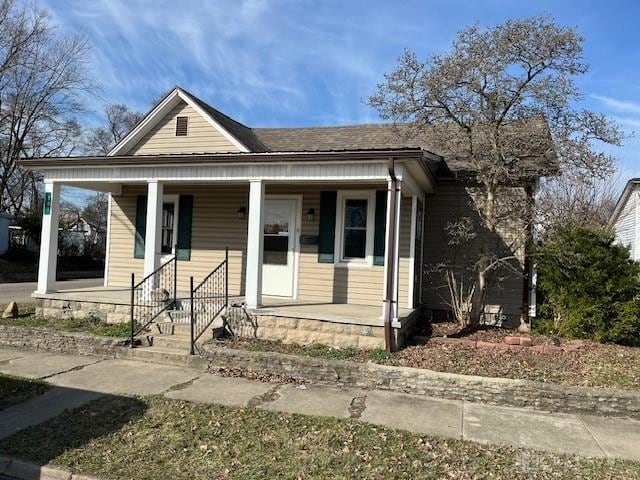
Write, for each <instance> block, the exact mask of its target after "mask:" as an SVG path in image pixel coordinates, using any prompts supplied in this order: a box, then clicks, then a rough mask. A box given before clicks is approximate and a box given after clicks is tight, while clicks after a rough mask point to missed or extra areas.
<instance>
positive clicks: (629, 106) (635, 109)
mask: <svg viewBox="0 0 640 480" xmlns="http://www.w3.org/2000/svg"><path fill="white" fill-rule="evenodd" d="M591 98H593V99H595V100H598V101H600V102H602V103H603V104H604V105H605V106H606V107H608V108H611V109H612V110H616V111H619V112H625V113H631V114H638V115H640V103H637V102H632V101H629V100H620V99H617V98H612V97H607V96H605V95H591Z"/></svg>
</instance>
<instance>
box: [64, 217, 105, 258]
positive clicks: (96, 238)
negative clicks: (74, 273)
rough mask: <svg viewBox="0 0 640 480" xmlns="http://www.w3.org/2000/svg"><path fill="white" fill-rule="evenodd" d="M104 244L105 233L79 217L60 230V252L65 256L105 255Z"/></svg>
mask: <svg viewBox="0 0 640 480" xmlns="http://www.w3.org/2000/svg"><path fill="white" fill-rule="evenodd" d="M104 242H105V238H104V232H102V231H100V229H99V228H98V227H97V226H95V225H92V224H90V223H89V222H88V221H87V220H85V219H84V218H82V217H80V216H78V217H77V219H75V220H72V221H69V222H66V225H65V227H64V228H61V229H60V234H59V240H58V250H59V254H60V255H63V256H74V255H85V254H89V253H91V254H95V255H103V254H104ZM99 247H102V248H99Z"/></svg>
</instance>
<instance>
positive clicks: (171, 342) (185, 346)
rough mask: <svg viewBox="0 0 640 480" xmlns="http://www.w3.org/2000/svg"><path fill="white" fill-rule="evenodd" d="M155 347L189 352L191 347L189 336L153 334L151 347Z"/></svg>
mask: <svg viewBox="0 0 640 480" xmlns="http://www.w3.org/2000/svg"><path fill="white" fill-rule="evenodd" d="M156 347H159V348H167V349H172V350H176V351H180V352H182V353H184V352H189V350H190V348H191V337H190V336H182V335H180V336H178V335H154V336H153V348H156Z"/></svg>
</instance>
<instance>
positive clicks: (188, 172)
mask: <svg viewBox="0 0 640 480" xmlns="http://www.w3.org/2000/svg"><path fill="white" fill-rule="evenodd" d="M402 128H403V127H402V126H398V125H391V124H374V125H349V126H329V127H311V128H302V127H296V128H251V127H248V126H245V125H243V124H242V123H240V122H238V121H236V120H234V119H232V118H231V117H229V116H227V115H225V114H224V113H222V112H220V111H218V110H216V109H215V108H213V107H211V106H210V105H208V104H207V103H205V102H204V101H202V100H200V99H198V98H197V97H195V96H194V95H192V94H191V93H189V92H187V91H186V90H184V89H182V88H180V87H176V88H174V89H173V90H171V91H170V92H169V93H168V94H167V95H166V96H165V97H163V98H162V100H161V101H160V102H159V103H158V104H157V105H156V106H155V107H154V108H153V109H152V110H151V111H150V112H149V113H148V114H147V115H146V116H145V117H144V118H143V119H142V120H141V121H140V123H139V124H138V125H137V126H135V128H133V130H132V131H131V132H130V133H129V134H128V135H126V136H125V137H124V138H123V139H122V140H121V141H120V142H119V143H118V144H117V145H116V146H115V147H114V148H113V150H111V152H109V154H108V155H106V156H84V157H69V158H41V159H24V160H21V161H20V164H21V166H23V167H25V168H27V169H30V170H40V171H42V173H43V176H44V182H45V212H44V217H43V218H44V220H43V233H42V235H43V236H42V239H43V241H42V246H43V248H42V249H41V252H40V271H39V279H38V290H37V292H36V293H35V296H36V298H40V299H42V300H47V299H52V298H74V299H75V300H76V301H79V300H78V298H80V297H78V296H76V297H73V296H71V294H69V295H66V294H65V293H64V292H56V291H55V285H54V283H53V282H54V280H55V269H56V263H55V262H56V256H55V255H54V254H52V252H51V251H50V249H51V248H54V249H55V242H56V236H57V235H56V233H55V232H57V228H58V216H59V199H60V186H61V185H74V186H77V187H83V188H89V189H93V190H97V191H104V192H109V193H110V197H109V214H108V227H107V252H106V268H105V289H112V290H113V291H112V292H111V295H110V297H111V298H115V296H116V295H117V291H120V292H122V299H121V303H124V304H126V303H128V302H129V298H133V293H134V292H132V293H131V295H129V293H128V292H127V290H126V289H127V288H131V287H130V286H131V285H134V287H133V288H132V290H133V291H135V289H136V288H137V287H135V284H136V282H138V281H141V279H143V278H147V279H150V280H149V282H150V285H151V287H150V288H153V287H154V286H157V285H159V284H160V283H159V282H161V281H165V280H167V279H169V280H170V281H171V282H172V283H168V284H167V285H168V286H167V288H166V289H167V290H168V291H169V295H174V296H176V297H179V296H180V295H182V296H183V298H185V297H186V298H189V290H190V288H191V285H196V287H198V286H199V285H200V284H201V282H202V284H201V285H202V288H204V287H205V286H206V287H207V288H208V289H209V290H208V291H207V294H206V295H204V296H203V298H204V299H205V300H202V301H204V302H207V301H208V302H210V303H214V301H220V300H219V299H225V302H226V299H227V297H228V296H230V297H232V298H234V303H241V304H243V305H244V307H245V313H246V315H247V316H248V317H250V318H251V319H252V320H251V322H252V323H251V334H252V335H255V336H259V337H262V338H270V339H280V340H285V341H289V342H294V341H295V342H298V343H310V342H320V343H326V344H331V345H336V346H346V345H353V346H358V347H362V348H373V347H381V346H385V344H386V345H387V346H388V345H389V343H390V342H395V344H396V345H398V344H400V343H402V342H403V341H404V339H405V338H406V335H408V333H409V332H410V330H411V329H412V328H414V327H415V324H416V321H417V319H419V318H422V317H421V316H422V315H423V313H424V312H426V313H427V314H429V313H430V312H436V311H442V310H446V309H447V308H448V307H447V304H446V301H444V300H443V297H445V296H446V294H447V288H446V286H445V285H443V284H442V283H439V282H438V281H436V280H437V279H436V278H435V274H433V273H431V272H430V271H429V270H428V269H427V268H425V265H434V264H439V263H442V262H444V261H445V259H446V258H447V255H448V253H449V250H450V248H449V247H450V245H449V244H448V239H447V234H446V230H447V225H448V223H449V222H450V221H451V220H452V219H455V218H458V217H460V216H466V217H474V216H475V215H476V214H475V210H474V209H473V206H472V202H473V199H472V197H471V194H470V190H469V189H470V188H471V187H473V186H474V185H475V184H474V180H473V178H474V175H473V170H472V167H471V163H470V161H469V159H468V158H466V157H465V156H464V155H463V154H462V153H460V152H456V151H454V150H455V148H454V144H455V142H452V148H451V149H450V150H451V151H447V152H438V151H434V150H435V147H434V142H433V141H432V139H430V138H428V136H419V137H409V138H406V136H403V135H399V130H402ZM406 130H407V131H408V129H406ZM530 133H531V132H528V131H523V135H528V134H530ZM545 138H546V137H545ZM548 162H549V159H548V158H543V157H541V158H537V157H536V158H532V162H531V165H532V168H531V169H530V171H528V175H527V176H526V177H523V178H522V180H521V181H520V182H519V183H518V182H516V183H515V184H514V185H513V188H514V189H515V190H517V191H518V195H522V194H525V195H529V197H530V199H531V201H533V196H534V193H535V188H536V185H537V183H538V179H539V177H540V176H542V175H544V174H545V173H544V172H545V171H547V167H548ZM474 218H475V217H474ZM516 223H517V224H515V225H513V230H512V231H510V232H505V234H506V235H512V234H514V233H518V234H520V233H524V234H525V235H526V234H527V233H528V231H526V230H525V229H524V227H523V225H521V224H520V222H516ZM508 243H509V242H507V241H503V242H501V245H507V244H508ZM226 248H228V261H225V258H227V257H226V254H225V252H226ZM469 251H470V252H473V251H477V246H474V247H473V248H470V249H469ZM510 254H511V256H513V257H515V258H516V260H515V261H514V262H515V264H514V269H516V270H520V273H515V274H513V273H511V271H510V272H509V274H508V275H505V276H504V278H503V279H502V282H501V284H500V286H499V288H497V289H495V291H494V293H493V294H492V296H491V298H490V299H489V304H490V306H489V310H488V311H487V312H484V313H485V314H487V315H493V316H494V317H496V318H499V321H500V322H501V323H505V324H512V325H518V324H519V323H520V322H521V321H526V320H527V316H528V312H529V308H528V305H527V303H528V301H529V296H528V292H529V290H530V280H529V275H527V273H528V268H527V262H526V261H525V258H526V255H525V251H524V247H522V248H518V250H517V251H515V252H510ZM447 261H450V260H447ZM451 261H453V260H451ZM225 262H226V263H225ZM465 262H467V264H466V266H468V264H472V263H471V262H473V260H465ZM454 267H455V265H454ZM221 272H224V274H223V275H221ZM132 274H133V278H132ZM191 278H193V280H192V281H191ZM214 280H215V282H214ZM173 282H175V283H173ZM207 282H209V283H207ZM172 284H173V285H176V287H175V288H174V287H173V286H172ZM198 288H199V287H198ZM172 289H173V290H177V291H178V292H182V293H176V292H174V291H173V290H172ZM148 291H150V289H149V290H148ZM196 293H197V292H196ZM92 294H93V295H94V297H95V298H92V299H87V302H94V303H95V302H100V301H104V300H103V299H104V295H102V294H101V293H99V292H97V291H94V292H93V293H92ZM65 295H66V296H65ZM192 296H193V295H192ZM82 298H84V297H82ZM194 299H195V300H194V301H196V302H197V301H200V300H199V297H198V296H197V294H196V296H195V297H194ZM206 299H209V300H206ZM72 303H73V304H74V305H75V304H76V302H72ZM174 303H176V304H177V302H174ZM131 304H132V308H134V309H135V308H137V305H135V302H133V301H132V302H131ZM185 304H186V305H187V307H186V308H189V307H188V305H189V304H188V303H186V302H185ZM228 306H229V305H228V302H227V303H225V304H224V305H223V307H224V308H226V307H228ZM195 308H196V307H195V306H193V303H192V309H195ZM224 308H222V309H219V308H217V307H216V308H214V307H211V308H209V307H208V306H207V305H202V306H199V307H198V309H199V310H198V312H205V313H206V312H209V311H212V312H214V314H215V315H218V313H217V312H220V311H224ZM49 310H50V309H49ZM114 315H115V314H114ZM140 315H147V317H145V319H146V320H149V318H151V317H152V316H151V315H150V314H147V313H144V314H140ZM154 315H155V314H154ZM203 315H204V313H203ZM194 316H195V315H194ZM132 317H135V319H136V321H138V322H139V323H144V322H143V319H141V318H138V313H137V310H135V311H134V313H133V314H132ZM187 318H188V317H187ZM192 318H194V317H192ZM128 319H129V317H128V316H125V320H126V321H128ZM197 321H200V320H197Z"/></svg>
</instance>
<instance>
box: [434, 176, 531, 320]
mask: <svg viewBox="0 0 640 480" xmlns="http://www.w3.org/2000/svg"><path fill="white" fill-rule="evenodd" d="M514 194H518V195H519V194H522V189H514ZM472 203H473V199H472V195H471V194H470V193H469V190H468V189H467V188H465V186H464V185H463V184H462V183H459V182H454V181H451V182H440V183H439V184H438V187H437V190H436V193H435V194H432V195H428V196H427V199H426V210H425V225H424V262H423V265H424V267H425V268H426V269H427V273H426V274H425V276H424V281H423V290H422V298H423V303H424V304H425V306H426V307H427V308H429V309H444V310H448V309H449V307H448V306H447V301H448V290H447V286H446V283H445V280H444V277H443V276H442V275H441V274H439V273H436V272H433V271H430V270H431V269H433V268H434V267H435V266H437V265H440V264H443V263H447V264H449V265H452V266H453V268H454V270H455V271H457V272H461V271H462V270H463V268H464V266H466V267H467V268H470V267H471V266H472V264H473V262H475V261H476V260H477V255H478V254H479V252H480V248H481V245H480V238H481V237H482V236H481V235H478V236H477V237H476V240H475V241H471V242H469V243H467V244H465V245H463V246H459V247H457V250H456V247H453V246H451V245H449V244H448V241H449V239H448V237H447V232H446V229H447V224H448V223H449V222H454V221H456V220H458V219H460V218H462V217H468V218H470V219H472V220H473V221H474V224H475V225H476V228H477V225H478V224H479V219H478V218H477V213H476V212H475V210H474V208H473V206H472ZM500 233H501V234H500V238H499V239H497V240H496V241H497V246H496V248H497V249H499V250H501V251H502V253H504V252H506V251H511V252H512V253H514V254H515V255H516V256H517V257H518V261H516V262H514V268H516V269H522V268H523V261H524V258H523V257H524V249H523V246H522V244H521V243H518V242H514V239H516V238H520V239H524V236H525V234H526V232H525V231H524V230H523V227H522V226H521V225H513V226H512V228H510V229H506V230H505V231H502V232H500ZM512 245H514V246H515V248H514V249H511V250H510V247H511V246H512ZM501 273H502V274H503V275H504V278H502V279H501V281H500V282H499V283H498V284H494V285H493V286H492V287H491V288H490V294H489V298H488V302H487V310H488V312H490V313H498V312H500V313H503V314H506V316H507V324H515V325H517V324H518V323H519V319H520V315H521V314H522V311H523V289H524V282H525V280H524V278H523V277H522V276H521V275H518V274H515V273H511V272H501ZM469 281H470V279H469V275H468V271H467V273H466V274H465V282H467V284H468V282H469Z"/></svg>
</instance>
